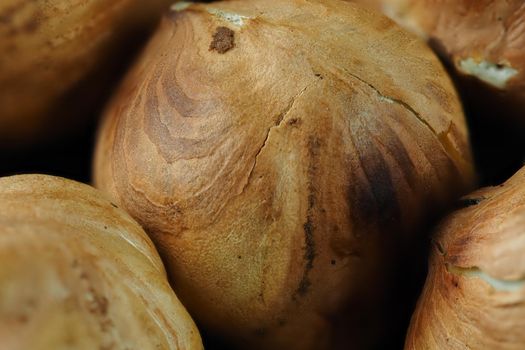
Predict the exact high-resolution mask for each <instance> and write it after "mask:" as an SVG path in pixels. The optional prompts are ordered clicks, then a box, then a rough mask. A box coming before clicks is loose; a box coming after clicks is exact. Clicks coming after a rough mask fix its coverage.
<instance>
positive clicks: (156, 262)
mask: <svg viewBox="0 0 525 350" xmlns="http://www.w3.org/2000/svg"><path fill="white" fill-rule="evenodd" d="M0 339H1V343H0V348H2V349H9V350H27V349H31V350H59V349H64V350H65V349H79V350H88V349H89V350H91V349H181V350H182V349H184V350H191V349H202V344H201V340H200V336H199V332H198V330H197V328H196V327H195V325H194V323H193V321H192V320H191V318H190V316H189V315H188V313H187V312H186V309H185V308H184V307H183V306H182V304H181V303H180V301H179V300H178V299H177V296H176V295H175V293H174V292H173V291H172V290H171V288H170V286H169V284H168V280H167V277H166V272H165V270H164V267H163V265H162V262H161V260H160V258H159V256H158V253H157V252H156V250H155V248H154V246H153V243H152V242H151V241H150V239H149V238H148V236H147V235H146V233H145V232H144V231H143V230H142V228H141V227H140V226H139V225H138V224H137V223H136V222H135V221H134V220H133V219H132V218H131V217H130V216H129V215H128V214H126V213H125V212H124V211H123V210H122V209H118V208H117V207H116V206H115V205H114V204H112V203H111V202H110V201H109V200H107V199H105V198H104V196H103V194H102V193H100V192H99V191H97V190H95V189H93V188H91V187H89V186H87V185H83V184H79V183H76V182H73V181H70V180H65V179H62V178H57V177H51V176H45V175H22V176H14V177H6V178H0Z"/></svg>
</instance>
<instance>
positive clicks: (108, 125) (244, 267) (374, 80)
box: [94, 0, 473, 349]
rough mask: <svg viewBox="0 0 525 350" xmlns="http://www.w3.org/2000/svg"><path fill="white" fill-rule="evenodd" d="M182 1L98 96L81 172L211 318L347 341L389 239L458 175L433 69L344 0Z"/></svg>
mask: <svg viewBox="0 0 525 350" xmlns="http://www.w3.org/2000/svg"><path fill="white" fill-rule="evenodd" d="M186 6H187V7H186V9H184V10H181V11H178V12H177V11H174V12H172V13H171V14H170V15H169V16H168V17H166V18H165V19H164V20H163V22H162V24H161V26H160V28H159V30H158V31H157V33H156V35H155V36H154V38H153V39H152V41H151V42H150V43H149V46H148V47H147V49H146V50H145V53H144V55H143V56H142V58H141V59H140V60H139V61H138V62H137V64H136V66H135V67H134V69H133V70H132V72H131V73H130V74H129V76H128V78H127V80H126V81H125V83H124V84H123V86H122V87H121V89H120V92H119V94H118V95H117V96H116V98H115V100H114V101H113V103H111V104H110V106H109V108H108V110H107V113H106V115H105V119H104V122H103V125H102V127H101V129H100V134H99V138H98V145H97V150H96V158H95V164H94V165H95V171H94V178H95V183H96V186H97V187H99V188H101V189H103V190H104V191H106V192H108V193H109V194H111V196H112V197H113V198H114V200H115V201H117V202H118V203H120V204H121V205H122V206H123V207H124V208H126V209H127V210H128V211H129V212H130V213H131V215H132V216H134V217H135V218H136V219H137V220H138V221H139V222H140V223H141V224H142V225H143V226H144V227H145V228H146V230H147V232H148V233H149V234H150V235H151V237H152V239H153V240H154V242H155V243H156V244H157V246H158V248H159V250H160V252H161V255H163V257H164V258H165V261H166V263H167V266H168V270H169V272H170V274H171V277H172V278H173V281H174V282H175V286H176V290H177V293H178V295H179V296H181V298H182V299H183V300H184V302H185V305H187V307H188V308H189V310H190V311H191V312H192V314H194V315H195V317H196V318H197V319H198V321H199V322H202V324H203V325H205V326H206V327H207V328H208V329H210V330H212V331H215V332H219V333H220V334H222V335H224V336H227V337H229V338H230V339H231V340H233V341H235V342H237V343H239V344H241V345H242V346H243V347H244V348H247V347H248V346H251V347H259V348H263V347H266V348H285V349H322V348H333V347H334V346H335V345H334V342H335V339H336V337H338V336H340V337H341V338H346V340H345V341H344V342H343V344H344V345H343V346H347V344H350V343H351V344H354V345H355V346H356V347H357V346H358V345H357V344H359V342H360V341H361V340H362V338H365V336H364V334H363V333H366V332H363V331H361V330H360V328H359V327H355V324H354V322H355V323H357V324H359V323H361V322H363V321H362V318H361V317H360V316H357V315H359V312H364V313H366V312H367V311H368V312H369V311H370V309H369V308H370V307H372V306H371V305H372V304H375V303H376V301H377V299H376V298H375V296H376V295H378V294H379V295H384V294H385V293H387V292H386V291H387V290H388V289H387V288H383V287H384V286H383V283H384V277H385V276H384V274H386V273H388V271H390V270H389V269H390V268H391V266H390V265H389V262H390V258H391V256H392V255H396V254H397V253H398V250H397V249H396V248H395V247H397V246H398V245H399V244H403V243H402V242H405V240H408V241H411V242H413V241H414V240H416V239H417V235H416V232H415V228H416V227H418V224H419V223H420V222H421V219H422V218H423V217H425V215H427V214H428V213H429V212H430V211H431V208H433V207H434V206H436V205H437V206H438V207H439V206H441V205H443V204H445V203H447V202H448V201H449V200H451V199H452V198H454V197H455V196H457V195H458V194H459V193H461V192H463V191H464V190H465V189H467V188H470V187H471V186H472V182H473V176H472V164H471V159H470V153H469V145H468V141H467V140H468V136H467V129H466V126H465V122H464V119H463V115H462V112H461V107H460V105H459V103H458V99H457V96H456V94H455V92H454V89H453V87H452V85H451V83H450V81H449V79H448V77H447V76H446V74H445V72H444V70H443V68H442V67H441V65H440V64H439V62H438V60H437V58H436V57H435V56H434V55H433V54H432V52H431V51H430V50H429V49H428V48H427V47H426V46H425V45H424V44H423V43H421V42H420V41H418V40H417V39H416V37H414V36H413V35H411V34H409V33H407V32H405V31H403V30H401V29H400V28H398V26H396V25H395V24H394V23H393V22H391V21H390V20H388V19H386V18H383V17H382V16H377V15H375V14H373V13H371V12H368V11H364V10H362V9H360V8H357V7H356V6H354V5H353V4H349V3H345V2H342V1H303V0H291V1H290V0H286V1H285V0H276V1H262V0H258V1H254V0H251V1H250V0H248V1H231V2H217V3H212V4H200V5H197V4H195V5H188V4H187V5H186ZM183 7H184V6H183V5H180V6H179V7H178V8H179V9H182V8H183ZM221 27H224V28H228V29H221ZM232 39H233V40H232ZM363 295H364V296H363ZM186 303H187V304H186ZM374 306H375V305H374ZM360 308H362V310H360ZM345 309H346V310H345ZM358 310H360V311H358ZM363 310H364V311H363ZM367 317H368V316H367ZM349 318H350V319H352V321H350V320H349ZM336 329H338V331H336ZM341 330H344V331H343V332H341ZM336 333H341V334H339V335H336ZM370 333H372V338H376V340H377V333H375V334H373V333H374V331H373V330H371V331H370ZM348 339H351V340H348ZM368 340H370V339H368Z"/></svg>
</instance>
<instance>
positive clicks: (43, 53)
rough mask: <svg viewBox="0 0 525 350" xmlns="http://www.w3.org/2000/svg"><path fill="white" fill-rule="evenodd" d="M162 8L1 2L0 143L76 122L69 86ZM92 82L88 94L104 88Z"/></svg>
mask: <svg viewBox="0 0 525 350" xmlns="http://www.w3.org/2000/svg"><path fill="white" fill-rule="evenodd" d="M167 6H169V1H167V0H150V1H147V2H144V1H141V0H115V1H110V2H108V1H104V0H2V1H0V52H2V54H1V55H0V144H1V145H2V146H4V145H7V146H9V145H12V143H14V142H21V143H28V142H29V141H30V140H31V139H32V138H33V137H38V136H40V134H43V133H45V132H51V131H53V130H57V129H59V128H61V127H63V125H64V124H67V125H70V124H74V123H75V121H74V119H75V118H77V117H78V115H79V114H81V112H82V109H81V108H82V107H80V106H76V105H74V104H73V102H71V101H69V100H68V99H69V98H70V97H71V96H70V95H68V94H69V93H70V92H71V90H74V89H79V88H81V87H82V86H83V85H82V84H83V83H84V82H85V81H86V80H89V79H92V77H91V75H92V74H95V73H96V74H100V73H101V71H104V66H105V65H107V64H108V62H110V61H112V60H114V61H118V60H119V59H118V58H115V57H114V56H118V55H122V52H123V49H124V48H123V47H122V46H123V44H122V42H126V41H128V42H129V41H130V40H128V39H129V38H130V36H131V37H133V36H137V34H139V33H141V32H142V31H144V30H146V28H148V27H151V25H152V24H154V22H155V21H156V20H157V19H158V17H159V16H160V12H161V11H162V9H163V8H165V7H167ZM120 61H125V60H124V58H122V57H121V58H120ZM105 74H106V75H109V76H114V75H115V74H114V73H113V72H107V71H105ZM99 80H102V81H105V80H104V79H99ZM106 84H107V83H106ZM92 85H93V86H92V87H91V86H90V88H91V89H92V90H94V91H91V90H87V89H86V90H87V91H86V92H85V94H86V95H89V96H91V95H94V94H95V93H96V91H97V90H103V89H104V88H105V86H100V85H101V84H98V85H97V84H96V83H92ZM84 99H87V98H84ZM79 100H81V101H79V102H82V101H83V100H82V99H81V98H79Z"/></svg>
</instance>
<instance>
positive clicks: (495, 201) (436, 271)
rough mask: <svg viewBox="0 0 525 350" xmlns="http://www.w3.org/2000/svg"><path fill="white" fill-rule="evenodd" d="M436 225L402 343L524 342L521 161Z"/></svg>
mask: <svg viewBox="0 0 525 350" xmlns="http://www.w3.org/2000/svg"><path fill="white" fill-rule="evenodd" d="M463 203H466V204H467V205H469V206H468V207H467V208H464V209H461V210H459V211H457V212H455V213H454V214H452V215H451V216H449V217H448V218H447V219H446V220H445V221H444V222H443V223H442V224H441V226H440V227H439V229H438V230H437V232H436V234H435V237H434V242H435V247H434V248H433V251H432V256H431V259H430V270H429V275H428V278H427V281H426V284H425V287H424V291H423V294H422V296H421V298H420V300H419V302H418V306H417V309H416V312H415V313H414V315H413V317H412V323H411V326H410V330H409V333H408V337H407V340H406V346H405V348H406V349H467V348H468V349H505V350H507V349H516V350H517V349H523V348H525V333H524V332H523V330H524V329H525V168H523V169H522V170H520V171H519V172H518V173H517V174H516V175H514V176H513V177H512V178H511V179H510V180H508V181H507V182H506V183H505V184H503V185H501V186H497V187H491V188H485V189H482V190H479V191H477V192H475V193H473V194H471V195H469V196H468V197H466V198H465V199H464V200H463Z"/></svg>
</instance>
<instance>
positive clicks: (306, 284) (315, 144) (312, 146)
mask: <svg viewBox="0 0 525 350" xmlns="http://www.w3.org/2000/svg"><path fill="white" fill-rule="evenodd" d="M320 147H321V141H320V140H319V139H318V138H317V137H310V138H309V140H308V154H309V156H310V164H309V165H308V193H309V194H308V209H307V213H306V222H305V223H304V225H303V230H304V241H305V248H304V249H305V251H304V259H305V261H306V263H305V266H304V272H303V277H302V279H301V281H300V282H299V287H298V288H297V291H296V293H297V294H299V295H300V296H304V295H305V294H306V293H307V292H308V288H310V286H311V282H310V280H309V278H308V274H309V272H310V270H311V269H312V268H313V267H314V259H315V256H316V254H315V239H314V231H315V225H314V218H313V216H314V210H313V209H314V207H315V205H316V198H315V194H316V188H315V186H314V180H315V179H316V176H317V162H318V157H319V155H320Z"/></svg>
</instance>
